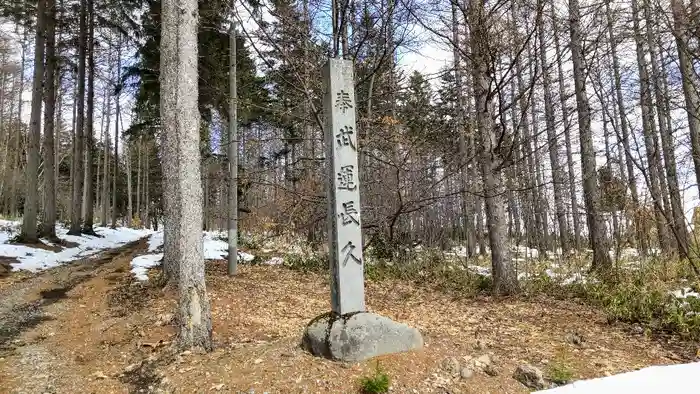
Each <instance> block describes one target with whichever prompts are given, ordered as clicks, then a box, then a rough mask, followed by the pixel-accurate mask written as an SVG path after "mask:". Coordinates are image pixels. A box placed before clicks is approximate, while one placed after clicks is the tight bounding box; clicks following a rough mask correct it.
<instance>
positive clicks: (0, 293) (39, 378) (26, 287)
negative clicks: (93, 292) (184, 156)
mask: <svg viewBox="0 0 700 394" xmlns="http://www.w3.org/2000/svg"><path fill="white" fill-rule="evenodd" d="M145 249H146V246H145V241H144V240H141V241H136V242H132V243H129V244H126V245H124V246H122V247H120V248H117V249H112V250H108V251H105V252H101V253H98V254H96V255H94V256H91V257H88V258H85V259H81V260H77V261H75V262H73V263H71V264H68V265H64V266H60V267H56V268H53V269H50V270H47V271H44V272H42V273H39V274H36V275H31V274H26V273H19V274H16V275H15V276H14V277H13V276H11V277H9V278H5V279H3V280H2V281H1V282H0V365H2V367H3V368H2V372H0V381H1V382H3V384H2V386H0V390H2V392H5V391H4V390H9V388H8V387H9V386H8V383H9V382H10V381H11V380H18V381H21V382H22V384H21V386H20V387H18V388H17V390H16V392H22V393H25V392H26V393H36V392H39V393H44V392H53V391H54V390H53V384H52V380H53V378H52V374H53V373H56V371H58V370H60V367H61V361H62V360H60V359H58V358H57V357H56V356H55V354H54V352H53V349H52V348H51V347H50V346H45V345H44V344H43V343H42V342H43V341H44V339H46V337H47V336H54V335H56V334H57V332H56V331H55V330H50V331H46V332H44V333H42V326H43V325H48V326H50V325H51V324H49V323H51V322H60V321H61V320H62V318H63V316H64V314H65V313H66V312H67V310H66V308H67V307H68V305H66V304H65V303H63V302H62V301H63V300H64V299H65V298H67V297H69V296H70V295H69V294H70V292H71V291H72V290H73V289H74V288H75V287H76V286H79V285H81V284H82V283H84V282H86V281H89V280H90V279H92V278H95V277H101V276H104V275H105V274H107V273H108V272H109V271H113V270H114V267H112V266H111V265H112V264H113V263H114V262H115V261H119V260H125V259H128V260H130V259H131V258H132V257H133V256H135V255H137V254H140V253H143V251H144V250H145ZM123 269H124V268H123V267H122V266H120V267H119V270H123ZM59 327H61V325H60V323H59ZM61 334H63V333H61V332H58V335H59V336H60V335H61ZM7 360H11V362H5V361H7ZM52 371H53V372H52Z"/></svg>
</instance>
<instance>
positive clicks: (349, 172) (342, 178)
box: [337, 165, 357, 191]
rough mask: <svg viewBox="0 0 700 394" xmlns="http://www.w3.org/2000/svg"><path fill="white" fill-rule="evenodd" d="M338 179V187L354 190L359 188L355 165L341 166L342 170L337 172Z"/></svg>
mask: <svg viewBox="0 0 700 394" xmlns="http://www.w3.org/2000/svg"><path fill="white" fill-rule="evenodd" d="M337 179H338V189H342V190H348V191H354V190H355V189H357V183H355V166H353V165H347V166H342V167H340V171H339V172H338V173H337Z"/></svg>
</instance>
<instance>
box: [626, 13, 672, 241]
mask: <svg viewBox="0 0 700 394" xmlns="http://www.w3.org/2000/svg"><path fill="white" fill-rule="evenodd" d="M632 18H633V20H634V37H635V41H636V52H637V66H638V69H639V93H640V104H641V107H642V128H643V132H644V145H645V148H646V149H645V150H646V156H647V169H648V184H647V186H648V187H649V189H650V192H651V197H652V199H653V200H654V207H655V209H654V213H655V216H656V230H657V234H658V237H659V245H660V246H661V249H662V250H663V251H665V252H669V248H670V245H669V242H668V231H667V227H666V226H667V224H666V220H665V218H664V214H663V198H662V196H661V190H660V182H659V181H660V180H659V167H661V162H660V160H659V156H658V154H657V153H658V152H657V150H658V144H657V140H656V126H655V122H654V114H653V112H652V111H653V109H652V106H653V103H652V99H651V90H650V86H649V74H648V71H647V63H646V59H645V54H644V46H643V45H644V36H642V32H641V28H640V27H639V19H640V18H639V9H638V5H637V0H632Z"/></svg>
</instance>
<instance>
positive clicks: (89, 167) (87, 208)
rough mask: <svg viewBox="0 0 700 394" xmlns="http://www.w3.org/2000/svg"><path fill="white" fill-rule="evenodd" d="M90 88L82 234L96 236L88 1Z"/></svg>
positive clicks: (91, 10)
mask: <svg viewBox="0 0 700 394" xmlns="http://www.w3.org/2000/svg"><path fill="white" fill-rule="evenodd" d="M88 15H89V22H88V73H89V74H88V88H87V114H86V119H85V122H86V124H85V137H86V139H85V182H84V183H85V189H84V191H85V194H84V203H85V204H84V210H83V211H84V212H83V215H84V221H83V229H82V232H83V233H85V234H93V235H94V234H95V230H93V228H92V227H93V224H94V220H95V182H94V181H93V171H94V167H93V164H92V162H93V150H94V149H93V147H94V145H95V138H94V130H93V118H94V114H95V2H94V0H88Z"/></svg>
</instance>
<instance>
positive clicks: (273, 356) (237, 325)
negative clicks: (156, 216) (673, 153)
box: [0, 244, 697, 394]
mask: <svg viewBox="0 0 700 394" xmlns="http://www.w3.org/2000/svg"><path fill="white" fill-rule="evenodd" d="M143 247H144V246H143V245H142V244H139V245H137V246H135V247H130V248H129V249H125V250H123V251H122V252H120V253H116V254H114V255H112V256H110V257H106V256H105V257H103V260H102V262H101V263H95V264H94V265H93V266H92V267H91V268H87V265H84V266H83V267H85V268H84V269H78V268H77V267H78V266H77V265H76V266H74V267H73V268H65V269H64V271H60V272H56V273H50V274H45V275H42V276H41V277H37V278H34V279H30V280H27V281H25V282H22V284H21V285H13V286H17V287H16V288H15V289H14V290H12V291H9V292H8V289H9V288H6V289H4V290H2V292H3V295H4V294H10V295H11V297H14V298H15V299H22V300H24V301H23V302H21V303H20V304H21V305H35V304H32V303H38V304H37V305H36V306H34V307H30V308H29V309H30V310H33V309H32V308H35V309H37V310H38V311H39V312H37V313H35V312H30V313H29V314H25V315H27V316H30V317H31V316H39V317H37V318H26V319H24V321H25V323H23V324H15V326H17V327H19V329H15V331H14V334H12V337H11V338H12V339H8V340H6V341H5V342H6V343H9V344H10V345H8V346H7V348H6V349H5V351H4V354H3V355H0V382H2V385H0V392H8V393H43V392H50V393H125V392H129V393H132V392H133V393H136V392H144V393H145V392H177V393H205V392H227V393H239V392H246V393H247V392H250V390H251V389H253V390H255V392H256V393H263V392H268V393H354V392H357V382H358V380H359V378H361V377H362V376H366V375H369V374H371V373H372V371H373V370H374V368H375V367H376V365H377V362H379V364H380V365H381V367H382V368H383V369H384V370H385V371H386V372H387V373H388V375H389V376H390V377H391V379H392V392H394V393H421V394H422V393H475V394H476V393H479V394H488V393H492V394H502V393H503V394H507V393H527V392H528V390H527V389H526V388H525V387H524V386H522V385H521V384H520V383H518V382H517V381H516V380H514V379H513V378H512V374H513V371H514V370H515V368H516V366H517V365H518V364H520V363H522V362H528V363H531V364H533V365H536V366H538V367H540V368H542V369H543V370H545V371H547V370H548V368H549V367H550V366H553V365H558V366H566V368H568V369H569V370H570V371H571V372H572V374H573V377H574V378H590V377H596V376H604V375H607V374H613V373H618V372H623V371H630V370H634V369H638V368H641V367H644V366H648V365H653V364H670V363H677V362H682V361H688V360H689V357H690V356H691V355H694V354H695V351H696V349H697V348H696V347H695V344H691V343H683V344H682V345H683V347H682V348H680V350H679V348H678V347H672V346H670V344H667V343H664V342H663V341H662V340H658V339H653V338H649V337H646V336H644V335H643V334H632V333H630V331H629V330H628V329H627V328H625V327H623V326H610V325H608V324H607V323H606V320H605V317H604V316H603V315H602V314H601V313H599V312H597V311H595V310H593V309H591V308H589V307H586V306H582V305H578V304H575V303H571V302H562V301H553V300H547V299H538V300H516V299H512V300H496V299H491V298H478V299H455V298H452V297H450V296H448V295H446V294H444V293H441V292H437V291H430V290H426V289H425V288H419V287H416V286H414V285H411V284H408V283H403V282H398V281H384V282H380V283H374V282H370V281H368V283H367V300H368V306H369V309H370V310H371V311H374V312H378V313H381V314H384V315H387V316H389V317H391V318H393V319H396V320H399V321H404V322H406V323H409V324H411V325H414V326H416V327H418V328H419V329H420V330H421V332H422V333H423V335H424V338H425V341H426V347H425V349H423V350H422V351H419V352H415V353H407V354H397V355H391V356H385V357H380V358H379V359H378V360H372V361H369V362H364V363H358V364H352V365H349V364H342V363H336V362H330V361H327V360H322V359H318V358H315V357H312V356H310V355H309V354H307V353H306V352H304V351H303V350H302V349H301V348H300V347H299V341H300V338H301V334H302V331H303V328H304V326H305V325H306V323H307V322H308V321H309V320H311V319H312V318H313V317H314V316H316V315H318V314H320V313H322V312H325V311H326V309H327V308H328V303H329V299H328V297H329V289H328V281H327V278H326V277H325V276H320V275H316V274H310V273H301V272H296V271H291V270H288V269H286V268H282V267H270V266H243V267H241V270H240V274H239V275H238V276H237V277H235V278H228V277H227V276H226V274H225V272H226V268H225V263H224V262H209V263H207V286H208V290H209V294H210V298H211V302H212V313H213V322H214V341H215V345H216V350H215V351H214V352H212V353H209V354H190V353H184V354H178V353H176V352H174V350H173V349H172V348H171V346H170V343H171V342H172V341H173V339H174V335H175V329H174V326H173V325H172V323H171V318H172V315H170V314H168V312H171V311H173V310H174V306H175V297H174V294H172V293H171V292H169V291H164V290H162V289H160V288H159V287H158V286H156V285H155V282H156V281H155V280H151V281H150V282H146V283H145V284H144V283H140V282H134V280H133V278H132V276H131V275H130V273H129V271H128V266H129V261H130V260H131V258H132V257H133V255H134V254H136V253H139V251H140V250H142V249H143ZM105 259H109V261H106V260H105ZM62 289H65V291H64V290H62ZM42 290H44V291H46V290H49V291H51V290H53V291H52V292H49V293H47V292H45V293H44V295H46V296H47V297H48V299H47V298H44V297H42V296H41V291H42ZM6 292H7V293H6ZM15 304H16V303H15ZM2 305H3V308H5V309H7V308H6V306H5V303H4V302H3V304H2ZM5 309H3V310H5ZM11 313H14V315H12V316H18V315H17V312H11ZM19 315H20V316H21V315H22V312H20V314H19ZM3 316H4V314H3ZM8 316H10V315H8ZM1 321H3V320H0V322H1ZM572 337H575V338H577V339H576V340H572V339H571V338H572ZM8 338H10V337H8ZM676 344H677V343H676ZM485 354H488V355H490V356H491V358H492V359H493V360H494V363H493V364H494V370H493V371H490V372H491V373H490V374H485V373H483V372H477V373H475V375H474V376H473V377H472V378H470V379H468V380H465V379H460V378H459V377H458V376H457V377H455V376H453V375H452V374H451V372H450V371H449V370H447V369H445V367H444V365H445V360H446V359H449V358H454V359H456V360H458V361H459V360H462V359H463V357H479V356H483V355H485Z"/></svg>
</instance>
